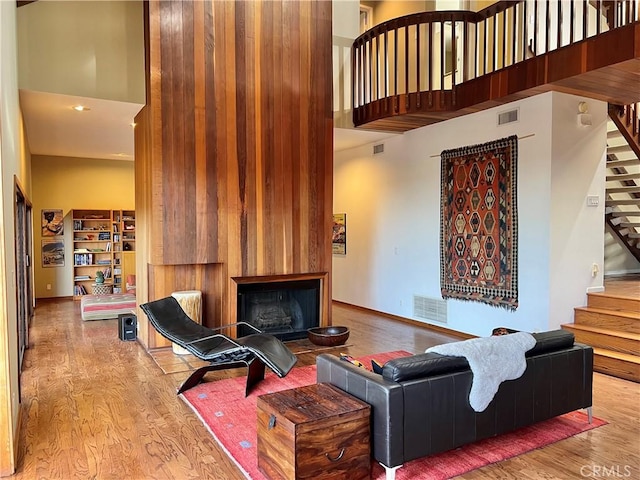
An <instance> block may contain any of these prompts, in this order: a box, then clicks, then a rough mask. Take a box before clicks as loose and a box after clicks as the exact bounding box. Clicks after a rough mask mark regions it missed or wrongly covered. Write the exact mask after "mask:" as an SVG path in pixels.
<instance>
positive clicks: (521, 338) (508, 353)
mask: <svg viewBox="0 0 640 480" xmlns="http://www.w3.org/2000/svg"><path fill="white" fill-rule="evenodd" d="M535 344H536V340H535V338H533V335H531V334H529V333H526V332H517V333H512V334H510V335H499V336H494V337H482V338H472V339H470V340H465V341H462V342H454V343H445V344H443V345H436V346H435V347H431V348H427V350H426V352H427V353H429V352H432V353H438V354H440V355H450V356H453V357H465V358H466V359H467V361H468V362H469V367H471V372H472V373H473V381H472V383H471V392H470V393H469V404H470V405H471V408H473V409H474V410H475V411H476V412H483V411H484V410H485V409H486V408H487V406H489V404H490V403H491V400H493V397H494V395H495V394H496V392H497V391H498V388H499V387H500V383H502V382H504V381H505V380H514V379H516V378H519V377H520V376H521V375H522V374H523V373H524V371H525V370H526V369H527V361H526V358H525V356H524V354H525V353H526V352H527V351H528V350H531V349H532V348H533V347H534V345H535Z"/></svg>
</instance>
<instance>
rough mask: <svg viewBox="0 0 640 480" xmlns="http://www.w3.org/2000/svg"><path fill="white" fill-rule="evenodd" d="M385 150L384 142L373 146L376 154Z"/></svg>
mask: <svg viewBox="0 0 640 480" xmlns="http://www.w3.org/2000/svg"><path fill="white" fill-rule="evenodd" d="M382 152H384V143H379V144H378V145H374V146H373V154H374V155H376V154H378V153H382Z"/></svg>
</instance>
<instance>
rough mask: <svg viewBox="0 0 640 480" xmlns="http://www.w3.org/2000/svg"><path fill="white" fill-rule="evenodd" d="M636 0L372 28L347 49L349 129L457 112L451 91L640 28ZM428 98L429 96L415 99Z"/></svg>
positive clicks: (423, 17) (508, 7) (517, 5)
mask: <svg viewBox="0 0 640 480" xmlns="http://www.w3.org/2000/svg"><path fill="white" fill-rule="evenodd" d="M639 3H640V2H639V1H638V0H614V1H607V0H570V1H556V2H549V1H546V0H520V1H505V0H502V1H499V2H497V3H495V4H493V5H491V6H489V7H487V8H485V9H483V10H481V11H479V12H477V13H476V12H469V11H440V12H422V13H416V14H412V15H406V16H404V17H400V18H394V19H392V20H388V21H386V22H384V23H381V24H379V25H376V26H374V27H373V28H372V29H370V30H368V31H367V32H365V33H363V34H362V35H361V36H360V37H358V38H357V39H356V40H355V42H354V43H353V47H352V50H351V53H352V54H351V57H352V58H351V67H352V72H353V75H352V83H353V88H352V105H353V106H354V123H355V124H356V125H360V124H362V123H363V120H364V115H365V114H366V113H367V112H365V110H364V109H365V108H367V107H370V106H371V104H372V103H374V102H375V103H376V106H375V108H376V109H380V110H381V112H380V113H383V114H389V115H390V114H394V113H398V112H402V111H403V110H408V109H409V104H410V102H412V101H413V102H416V107H417V108H420V102H423V101H426V102H428V103H429V107H432V108H433V107H434V106H435V107H436V108H437V107H438V103H437V102H439V104H440V105H441V106H443V107H444V105H445V101H446V102H450V104H451V105H455V101H456V99H455V89H456V85H459V84H460V83H463V82H466V81H468V80H471V79H474V78H477V77H479V76H482V75H485V74H488V73H492V72H496V71H498V70H500V69H502V68H505V67H508V66H511V65H515V64H517V63H519V62H523V61H525V60H527V59H529V58H533V57H536V56H538V55H543V54H546V53H548V52H550V51H553V50H556V49H558V48H562V47H565V46H568V45H572V44H574V43H577V42H580V41H583V40H586V39H587V38H589V37H592V36H594V35H599V34H601V33H604V32H606V31H608V30H610V29H613V28H620V27H623V26H626V25H629V24H631V23H633V22H636V21H638V18H639V13H638V10H639V6H638V4H639ZM419 93H426V94H427V95H426V96H424V99H423V95H418V94H419Z"/></svg>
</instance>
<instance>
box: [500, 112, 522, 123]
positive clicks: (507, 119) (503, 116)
mask: <svg viewBox="0 0 640 480" xmlns="http://www.w3.org/2000/svg"><path fill="white" fill-rule="evenodd" d="M519 118H520V109H519V108H516V109H515V110H509V111H508V112H502V113H499V114H498V125H504V124H506V123H513V122H517V121H518V119H519Z"/></svg>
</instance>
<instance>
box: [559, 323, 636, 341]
mask: <svg viewBox="0 0 640 480" xmlns="http://www.w3.org/2000/svg"><path fill="white" fill-rule="evenodd" d="M562 326H563V327H566V328H568V329H574V330H582V331H583V332H591V333H598V334H600V335H609V336H612V337H618V338H625V339H628V340H635V341H640V334H637V333H628V332H623V331H621V330H611V329H609V328H602V327H592V326H590V325H580V324H578V323H568V324H565V325H562Z"/></svg>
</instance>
